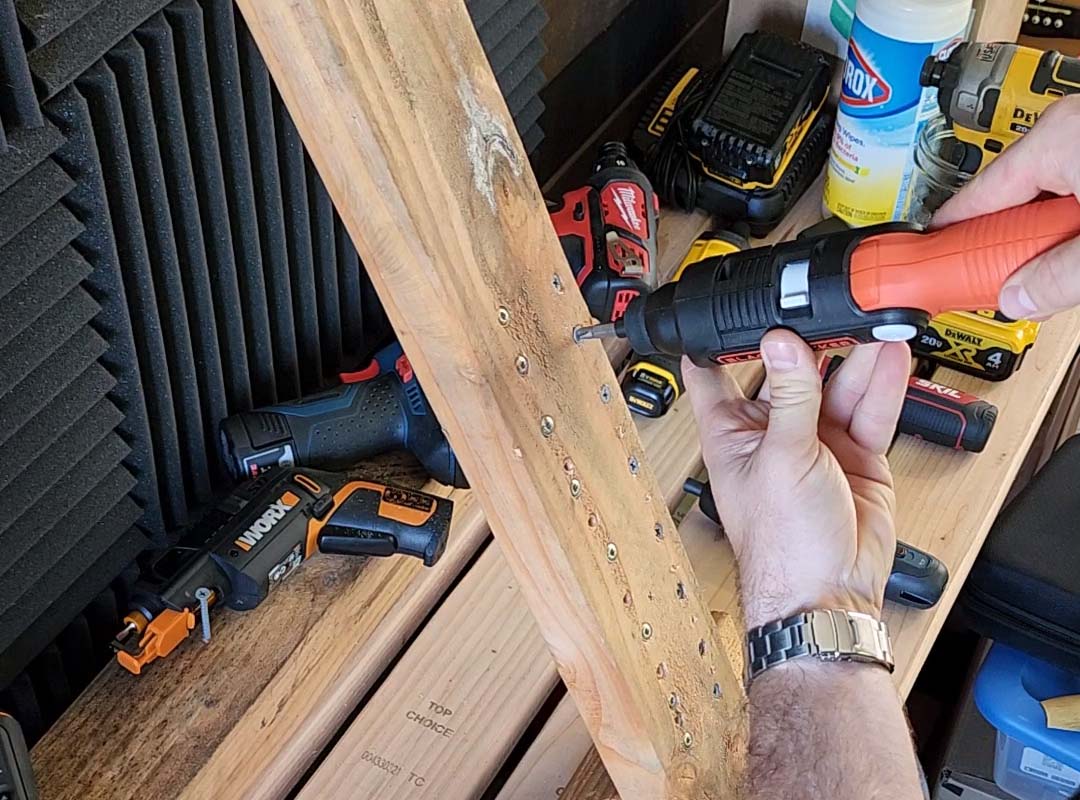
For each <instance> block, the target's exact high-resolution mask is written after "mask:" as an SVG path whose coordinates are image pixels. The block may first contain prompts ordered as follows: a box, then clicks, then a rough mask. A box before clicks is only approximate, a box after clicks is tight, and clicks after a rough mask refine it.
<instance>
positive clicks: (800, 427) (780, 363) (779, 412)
mask: <svg viewBox="0 0 1080 800" xmlns="http://www.w3.org/2000/svg"><path fill="white" fill-rule="evenodd" d="M761 356H762V359H763V360H764V361H765V370H766V373H767V375H768V378H767V380H768V385H769V430H768V433H767V434H766V437H767V439H768V440H772V441H775V442H776V443H777V445H778V446H781V447H784V448H788V449H792V450H795V449H797V448H801V447H804V446H805V447H810V445H812V444H814V443H816V441H817V430H818V415H819V413H820V412H821V374H820V373H819V372H818V369H817V359H816V358H814V353H813V351H812V350H811V349H810V348H809V347H808V346H807V344H806V342H804V341H803V340H802V339H800V338H799V337H798V336H797V335H796V334H794V333H792V332H791V331H787V330H774V331H769V333H767V334H765V338H764V339H762V341H761Z"/></svg>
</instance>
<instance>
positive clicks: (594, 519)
mask: <svg viewBox="0 0 1080 800" xmlns="http://www.w3.org/2000/svg"><path fill="white" fill-rule="evenodd" d="M586 521H587V522H588V524H589V527H590V528H595V527H596V526H597V525H599V524H600V518H599V517H598V516H596V514H589V519H588V520H586Z"/></svg>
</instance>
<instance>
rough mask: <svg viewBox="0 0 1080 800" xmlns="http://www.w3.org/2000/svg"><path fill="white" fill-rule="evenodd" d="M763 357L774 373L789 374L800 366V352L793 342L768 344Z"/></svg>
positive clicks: (763, 349) (764, 348)
mask: <svg viewBox="0 0 1080 800" xmlns="http://www.w3.org/2000/svg"><path fill="white" fill-rule="evenodd" d="M761 356H762V358H764V359H765V366H766V367H768V368H769V369H770V370H772V371H774V372H789V371H791V370H793V369H795V367H797V366H799V351H798V349H797V348H796V347H795V345H793V344H792V343H791V342H766V343H765V344H764V345H762V348H761Z"/></svg>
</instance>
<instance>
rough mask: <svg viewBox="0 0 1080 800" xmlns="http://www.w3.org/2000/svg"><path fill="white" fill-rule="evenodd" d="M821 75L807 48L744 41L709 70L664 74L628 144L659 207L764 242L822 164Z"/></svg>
mask: <svg viewBox="0 0 1080 800" xmlns="http://www.w3.org/2000/svg"><path fill="white" fill-rule="evenodd" d="M831 75H832V70H831V68H830V66H829V61H828V58H827V57H826V56H825V54H824V53H822V52H821V51H819V50H817V49H815V48H813V47H810V46H809V45H805V44H802V43H800V42H794V41H791V40H789V39H786V38H784V37H782V36H777V35H775V34H771V33H764V32H757V33H750V34H747V35H745V36H744V37H743V38H742V39H741V40H740V42H739V44H738V45H737V46H736V48H735V50H734V52H733V53H732V54H731V56H730V57H729V58H728V60H727V61H726V62H724V64H723V65H721V66H720V67H719V69H717V70H714V71H703V70H700V69H698V68H690V69H685V70H680V71H678V72H676V73H675V74H673V75H672V76H671V77H670V78H669V79H668V81H667V82H666V83H665V85H664V86H663V87H662V88H661V90H660V91H659V92H658V94H657V96H656V98H655V99H654V101H653V103H652V104H651V106H650V107H649V109H648V110H647V111H646V113H645V116H644V117H643V118H642V120H641V122H640V123H639V125H638V127H637V129H636V131H635V132H634V135H633V139H632V144H633V146H634V148H635V149H636V150H637V152H638V154H639V155H640V156H641V159H642V162H643V164H644V167H645V170H646V172H647V173H648V175H649V177H650V178H651V179H652V181H653V185H654V186H655V187H656V190H657V191H658V192H659V193H660V196H661V198H662V199H663V200H664V201H666V202H667V203H669V204H670V205H673V206H675V207H678V208H682V209H684V210H692V209H694V208H700V209H702V210H703V211H706V212H709V213H711V214H713V215H715V216H717V217H720V218H722V219H724V220H727V221H732V220H741V221H746V222H747V223H748V224H749V225H750V229H751V232H752V233H753V235H755V236H764V235H766V234H767V233H769V231H771V230H772V229H773V228H774V227H776V225H777V224H779V222H780V221H781V220H782V219H783V217H784V215H785V214H786V213H787V212H788V210H790V208H791V206H792V205H793V204H794V203H795V201H796V200H798V198H799V197H800V196H801V195H802V194H803V192H805V191H806V189H807V188H808V187H809V185H810V184H811V183H812V182H813V181H814V179H815V178H816V177H817V176H818V174H819V173H820V172H821V169H822V167H823V166H824V164H825V160H826V158H827V157H828V150H829V144H830V141H831V138H832V116H831V114H829V113H828V112H827V110H826V108H825V101H826V98H827V97H828V93H829V84H830V78H831Z"/></svg>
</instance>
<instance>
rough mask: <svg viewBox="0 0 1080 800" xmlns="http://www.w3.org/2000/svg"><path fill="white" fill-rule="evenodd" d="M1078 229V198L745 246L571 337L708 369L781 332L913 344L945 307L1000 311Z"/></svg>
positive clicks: (835, 341)
mask: <svg viewBox="0 0 1080 800" xmlns="http://www.w3.org/2000/svg"><path fill="white" fill-rule="evenodd" d="M1077 236H1080V203H1078V202H1077V200H1076V199H1075V198H1073V197H1062V198H1057V199H1054V200H1043V201H1040V202H1034V203H1029V204H1027V205H1023V206H1018V207H1016V208H1011V209H1008V210H1007V211H1000V212H998V213H996V214H989V215H987V216H984V217H978V218H976V219H972V220H968V221H967V222H961V223H958V224H956V225H952V226H950V227H948V228H944V229H942V230H938V231H932V232H928V233H924V232H921V231H919V230H918V229H915V228H913V227H912V226H909V225H907V224H904V223H899V224H895V223H893V224H886V225H878V226H874V227H870V228H861V229H857V230H850V231H841V232H839V233H831V234H825V235H822V236H817V237H812V238H808V239H803V240H798V241H794V242H785V243H783V244H778V245H774V246H772V247H761V248H757V249H754V250H746V251H743V252H739V253H732V254H730V255H726V256H721V257H717V258H712V259H706V260H704V261H701V262H699V263H697V264H694V265H693V266H691V267H689V268H688V269H687V270H686V271H685V272H684V273H683V274H682V276H681V278H680V279H679V281H678V282H675V283H669V284H666V285H664V286H662V287H660V288H659V289H657V290H656V291H655V292H653V293H652V294H651V295H649V296H647V297H642V298H638V299H637V300H634V301H633V302H632V303H631V304H630V305H629V307H628V308H627V310H626V315H625V316H624V317H623V318H622V319H620V320H619V321H618V322H615V323H611V324H605V325H594V326H592V327H582V328H578V329H576V330H575V331H574V340H575V341H577V342H582V341H585V340H586V339H600V338H608V337H612V336H617V337H619V338H624V339H629V340H630V343H631V344H632V345H633V348H634V350H635V351H637V352H638V353H639V354H640V355H650V354H654V353H664V354H667V355H673V356H677V355H688V356H689V357H690V358H691V359H692V360H693V361H694V362H695V363H696V364H698V365H700V366H707V365H709V364H710V363H717V364H732V363H738V362H741V361H752V360H754V359H757V358H759V357H760V346H761V338H762V337H763V336H764V335H765V334H766V332H768V331H769V330H771V329H773V328H789V329H790V330H793V331H794V332H795V333H798V334H799V335H800V336H802V337H803V338H804V339H805V340H806V341H807V342H808V343H809V344H810V346H811V347H813V348H814V349H815V350H830V349H834V348H839V347H847V346H849V345H855V344H865V343H868V342H875V341H882V342H891V341H906V340H909V339H912V338H914V337H915V336H916V335H917V334H918V333H919V331H921V330H922V329H923V328H925V327H926V325H927V323H928V322H929V321H930V318H931V317H932V316H935V315H937V314H939V313H941V312H944V311H976V310H980V309H996V308H997V307H998V295H999V294H1000V292H1001V288H1002V286H1003V285H1004V284H1005V282H1006V281H1007V280H1008V278H1009V277H1010V276H1011V275H1012V274H1013V273H1014V272H1016V271H1017V270H1018V269H1020V267H1022V266H1024V264H1026V263H1027V262H1028V261H1030V260H1031V259H1033V258H1035V257H1036V256H1038V255H1041V254H1042V253H1045V252H1046V251H1048V250H1051V249H1052V248H1054V247H1056V246H1057V245H1059V244H1062V243H1063V242H1066V241H1068V240H1069V239H1072V238H1074V237H1077Z"/></svg>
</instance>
